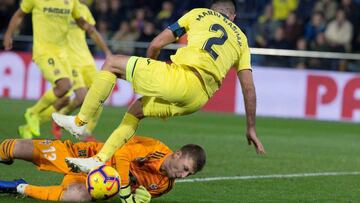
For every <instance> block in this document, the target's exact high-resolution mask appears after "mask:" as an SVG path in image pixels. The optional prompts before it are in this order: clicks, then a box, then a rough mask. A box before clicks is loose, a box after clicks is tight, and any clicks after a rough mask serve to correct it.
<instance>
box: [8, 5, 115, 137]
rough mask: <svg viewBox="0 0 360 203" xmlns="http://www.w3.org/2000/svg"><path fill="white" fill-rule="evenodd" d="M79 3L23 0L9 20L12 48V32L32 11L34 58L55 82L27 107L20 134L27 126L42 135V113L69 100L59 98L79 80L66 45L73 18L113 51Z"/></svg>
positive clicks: (48, 77)
mask: <svg viewBox="0 0 360 203" xmlns="http://www.w3.org/2000/svg"><path fill="white" fill-rule="evenodd" d="M79 4H80V3H79V0H56V1H36V0H22V1H21V4H20V8H19V9H18V10H17V11H16V12H15V14H14V15H13V16H12V18H11V20H10V23H9V26H8V29H7V31H6V33H5V36H4V47H5V50H10V49H11V48H12V35H13V33H14V30H15V29H16V28H17V27H18V26H19V24H20V23H21V22H22V20H23V18H24V16H25V15H26V14H28V13H32V23H33V32H34V34H33V36H34V43H33V60H34V61H35V63H36V64H37V65H38V66H39V68H40V70H41V72H42V74H43V75H44V77H45V79H46V80H47V81H49V82H50V83H51V84H52V86H53V88H52V89H51V90H48V91H47V92H45V94H44V95H43V96H42V97H41V98H40V100H38V102H37V103H36V104H35V105H34V106H32V107H31V108H28V109H27V111H26V113H25V119H26V121H27V124H28V125H27V126H25V127H23V126H21V127H20V128H19V131H20V134H22V133H21V131H24V130H26V129H27V127H28V128H29V130H30V131H31V133H32V134H34V135H37V136H38V135H40V118H41V117H42V115H41V114H43V115H45V117H46V115H50V114H51V112H54V111H56V110H59V109H60V108H61V107H62V106H64V104H66V102H62V101H61V100H59V99H60V98H63V97H64V96H65V95H66V94H68V93H69V91H70V90H71V88H72V85H73V84H72V81H75V80H77V79H76V76H77V75H76V74H73V70H72V69H71V67H70V65H69V63H68V61H67V54H66V49H65V47H66V45H67V43H68V39H67V34H68V31H69V22H70V19H71V18H74V19H76V23H77V24H78V26H79V27H81V28H82V29H84V30H86V31H87V33H88V34H89V35H90V37H91V38H92V39H93V40H94V41H95V43H96V44H97V45H99V46H100V48H101V49H102V50H104V51H105V53H106V54H107V55H109V54H110V50H109V49H108V47H107V46H106V44H105V43H104V41H103V39H102V38H101V35H100V34H99V33H98V32H97V31H96V29H95V28H94V26H93V25H91V24H89V23H87V22H86V21H85V20H84V18H82V15H81V12H80V9H79V7H80V6H79ZM80 96H81V95H80ZM83 97H84V95H83ZM80 100H82V99H80ZM56 101H58V102H56ZM65 101H66V100H65ZM31 136H32V135H31V134H29V133H27V134H26V136H25V137H26V138H31Z"/></svg>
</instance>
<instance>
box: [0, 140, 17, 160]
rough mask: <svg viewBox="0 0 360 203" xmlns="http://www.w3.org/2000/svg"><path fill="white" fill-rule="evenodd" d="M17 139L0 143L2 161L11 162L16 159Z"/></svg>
mask: <svg viewBox="0 0 360 203" xmlns="http://www.w3.org/2000/svg"><path fill="white" fill-rule="evenodd" d="M15 143H16V140H15V139H6V140H4V141H2V142H1V143H0V159H1V160H11V159H13V158H14V147H15Z"/></svg>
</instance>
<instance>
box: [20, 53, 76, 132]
mask: <svg viewBox="0 0 360 203" xmlns="http://www.w3.org/2000/svg"><path fill="white" fill-rule="evenodd" d="M35 62H36V64H37V65H38V67H39V68H40V70H41V72H42V74H43V76H44V77H45V79H46V80H47V81H49V82H50V83H51V84H52V86H53V88H52V89H50V90H48V91H46V92H45V94H44V95H43V96H42V97H41V98H40V99H39V100H38V102H37V103H36V104H35V105H34V106H32V107H30V108H28V109H27V110H26V113H25V120H26V122H27V124H28V126H29V128H30V130H31V132H32V133H33V134H34V135H37V136H38V135H40V118H39V114H40V112H41V111H43V110H46V109H47V108H48V107H49V106H51V105H52V104H54V103H55V101H56V100H57V99H59V98H61V97H63V96H64V95H65V94H66V93H67V92H68V91H69V90H70V89H71V85H72V84H71V80H70V78H71V77H70V75H69V71H68V70H67V69H68V67H67V64H66V63H64V61H63V59H62V58H61V57H57V56H54V55H48V56H43V57H40V58H37V59H36V60H35Z"/></svg>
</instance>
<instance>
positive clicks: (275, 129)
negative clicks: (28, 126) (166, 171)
mask: <svg viewBox="0 0 360 203" xmlns="http://www.w3.org/2000/svg"><path fill="white" fill-rule="evenodd" d="M32 104H33V102H26V101H16V100H5V99H0V122H1V123H0V137H1V139H4V138H10V137H14V136H16V128H17V126H18V125H19V124H22V123H23V122H24V120H23V117H22V114H23V112H24V110H25V108H26V107H28V106H30V105H32ZM124 111H125V109H123V108H110V107H107V108H105V110H104V113H103V115H102V117H101V120H100V123H99V126H98V128H97V129H96V135H97V137H98V138H99V139H100V140H105V139H106V136H107V135H109V134H110V133H111V131H112V129H114V128H115V127H116V126H117V125H118V123H119V122H120V120H121V118H122V115H123V113H124ZM244 126H245V120H244V117H240V116H234V115H231V114H220V113H203V112H199V113H195V114H193V115H190V116H185V117H178V118H171V119H169V120H166V121H164V120H160V119H146V120H144V121H142V123H141V126H140V128H139V130H138V134H140V135H147V136H152V137H156V138H158V139H161V140H162V141H163V142H164V143H166V144H168V145H169V146H170V147H171V148H173V149H175V148H178V147H180V146H182V145H183V144H187V143H196V144H200V145H202V146H203V147H204V148H205V150H206V152H207V158H208V159H207V165H206V167H205V168H204V170H203V171H202V172H201V173H199V174H197V175H196V176H194V178H205V177H217V176H255V175H273V174H298V173H324V172H352V171H360V147H359V143H360V125H359V124H354V123H338V122H320V121H312V120H295V119H275V118H258V119H257V131H258V136H259V137H260V138H261V140H262V141H263V144H264V146H265V148H266V150H267V154H266V155H265V156H258V155H257V154H256V153H255V150H254V149H253V147H252V146H247V143H246V139H245V135H244V132H245V131H244ZM49 129H50V128H49V125H48V124H46V125H45V126H44V127H43V129H42V134H43V135H48V136H43V137H42V138H45V137H49V138H51V136H50V135H49V131H50V130H49ZM66 138H70V139H72V138H71V137H70V135H68V134H67V136H66ZM19 177H24V178H25V179H26V180H27V181H28V182H30V183H34V184H39V185H51V184H57V183H58V182H59V181H60V180H61V175H58V174H54V173H45V172H39V171H37V170H36V169H35V167H33V166H32V165H31V164H29V163H25V162H23V161H17V162H16V163H15V164H14V165H13V166H11V167H9V166H3V165H0V179H13V178H19ZM191 178H193V177H191ZM0 202H36V201H34V200H32V199H29V198H25V199H15V197H10V196H8V195H0ZM110 202H118V200H113V201H110ZM153 202H360V175H346V176H323V177H298V178H281V179H276V178H269V179H251V180H226V181H213V182H196V183H177V184H176V185H175V187H174V189H173V191H171V192H170V193H169V194H167V195H164V196H163V197H161V198H158V199H154V201H153Z"/></svg>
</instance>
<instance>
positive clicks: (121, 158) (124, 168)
mask: <svg viewBox="0 0 360 203" xmlns="http://www.w3.org/2000/svg"><path fill="white" fill-rule="evenodd" d="M115 160H116V169H117V171H118V173H119V175H120V178H121V186H126V185H128V184H129V182H130V181H129V171H130V156H129V155H128V154H127V153H117V154H115Z"/></svg>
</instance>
